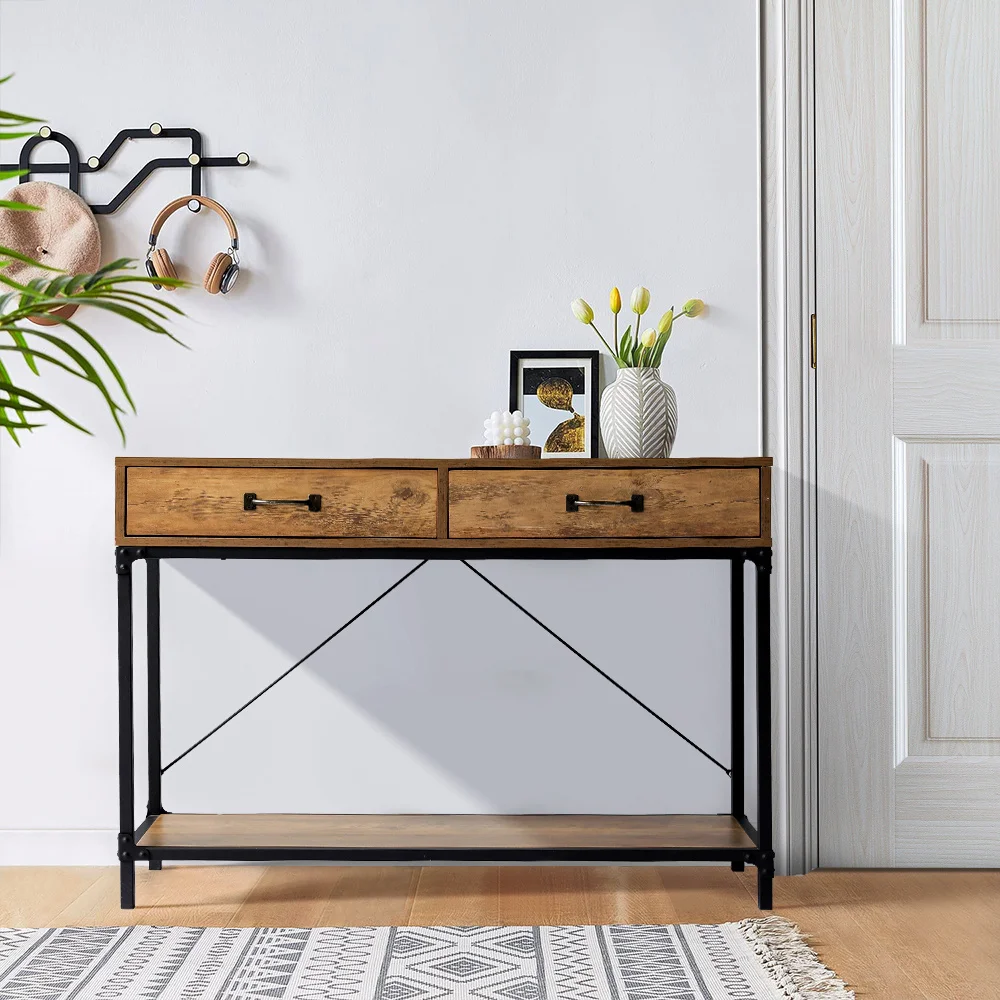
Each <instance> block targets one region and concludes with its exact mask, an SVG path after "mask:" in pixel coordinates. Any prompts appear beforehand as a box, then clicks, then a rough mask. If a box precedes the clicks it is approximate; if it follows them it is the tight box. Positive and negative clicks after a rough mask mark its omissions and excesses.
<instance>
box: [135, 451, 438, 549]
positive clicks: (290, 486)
mask: <svg viewBox="0 0 1000 1000" xmlns="http://www.w3.org/2000/svg"><path fill="white" fill-rule="evenodd" d="M245 493H256V494H257V497H258V498H259V499H273V500H284V499H305V498H307V497H308V496H309V495H310V494H319V495H320V496H321V497H322V507H321V509H320V510H318V511H312V510H309V509H308V508H307V507H305V506H299V507H292V506H287V507H286V506H282V507H259V508H257V510H254V511H247V510H244V509H243V495H244V494H245ZM125 530H126V533H127V534H132V535H162V536H176V535H180V536H184V535H197V536H199V537H202V538H219V537H224V538H261V537H270V536H276V535H277V536H281V537H286V538H310V537H332V538H345V537H348V538H353V537H360V538H366V537H371V536H376V537H380V538H397V537H398V538H434V537H435V535H436V534H437V473H436V472H435V471H434V470H432V469H406V470H403V469H383V468H355V469H333V470H331V469H264V468H242V469H241V468H233V469H229V468H225V469H220V468H197V467H194V468H172V467H161V468H130V469H129V470H128V473H127V476H126V485H125Z"/></svg>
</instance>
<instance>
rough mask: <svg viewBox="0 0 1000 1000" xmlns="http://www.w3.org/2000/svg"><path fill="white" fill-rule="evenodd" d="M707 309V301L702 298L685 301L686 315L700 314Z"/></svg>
mask: <svg viewBox="0 0 1000 1000" xmlns="http://www.w3.org/2000/svg"><path fill="white" fill-rule="evenodd" d="M704 309H705V303H704V302H702V301H701V299H688V300H687V302H685V303H684V315H685V316H698V315H699V314H700V313H702V312H703V311H704Z"/></svg>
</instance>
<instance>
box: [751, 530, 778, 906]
mask: <svg viewBox="0 0 1000 1000" xmlns="http://www.w3.org/2000/svg"><path fill="white" fill-rule="evenodd" d="M754 562H755V564H756V567H757V809H758V814H759V815H758V817H757V820H758V828H757V832H758V834H759V837H760V844H759V847H760V860H759V861H758V864H757V905H758V906H759V907H760V908H761V909H762V910H770V909H771V906H772V891H771V890H772V883H773V880H774V845H773V843H772V839H771V838H772V817H771V550H770V549H764V550H761V551H760V552H758V553H757V555H756V558H755V559H754Z"/></svg>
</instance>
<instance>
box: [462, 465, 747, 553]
mask: <svg viewBox="0 0 1000 1000" xmlns="http://www.w3.org/2000/svg"><path fill="white" fill-rule="evenodd" d="M448 481H449V505H448V534H449V537H451V538H615V537H617V538H759V537H760V536H761V486H760V484H761V476H760V469H759V468H685V469H551V470H550V469H544V468H543V469H537V470H536V469H532V470H525V469H511V470H505V469H483V470H479V469H453V470H452V471H451V472H450V473H449V479H448ZM639 496H641V498H642V499H641V501H638V502H636V503H634V504H633V506H635V507H639V506H641V510H633V509H632V507H630V506H624V505H621V502H622V501H625V502H629V501H631V500H632V498H633V497H639ZM569 497H576V498H577V500H578V501H579V505H576V504H572V503H571V504H567V498H569ZM588 500H589V501H594V500H601V501H614V502H615V504H614V505H600V506H587V505H586V504H584V503H583V501H588ZM567 506H575V507H576V509H575V510H572V511H571V510H567Z"/></svg>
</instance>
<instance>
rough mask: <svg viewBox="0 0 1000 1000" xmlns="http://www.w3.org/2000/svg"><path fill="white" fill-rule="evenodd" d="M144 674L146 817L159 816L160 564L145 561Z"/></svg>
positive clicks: (153, 865) (154, 864)
mask: <svg viewBox="0 0 1000 1000" xmlns="http://www.w3.org/2000/svg"><path fill="white" fill-rule="evenodd" d="M146 673H147V688H146V690H147V705H146V719H147V726H146V731H147V765H148V772H149V779H148V780H149V801H148V802H147V804H146V815H147V816H158V815H160V813H162V812H163V802H162V792H161V789H160V780H161V778H160V776H161V762H160V560H159V559H147V560H146ZM162 867H163V862H162V861H160V860H155V861H154V860H152V859H151V860H150V862H149V869H150V871H159V870H160V869H161V868H162Z"/></svg>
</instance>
